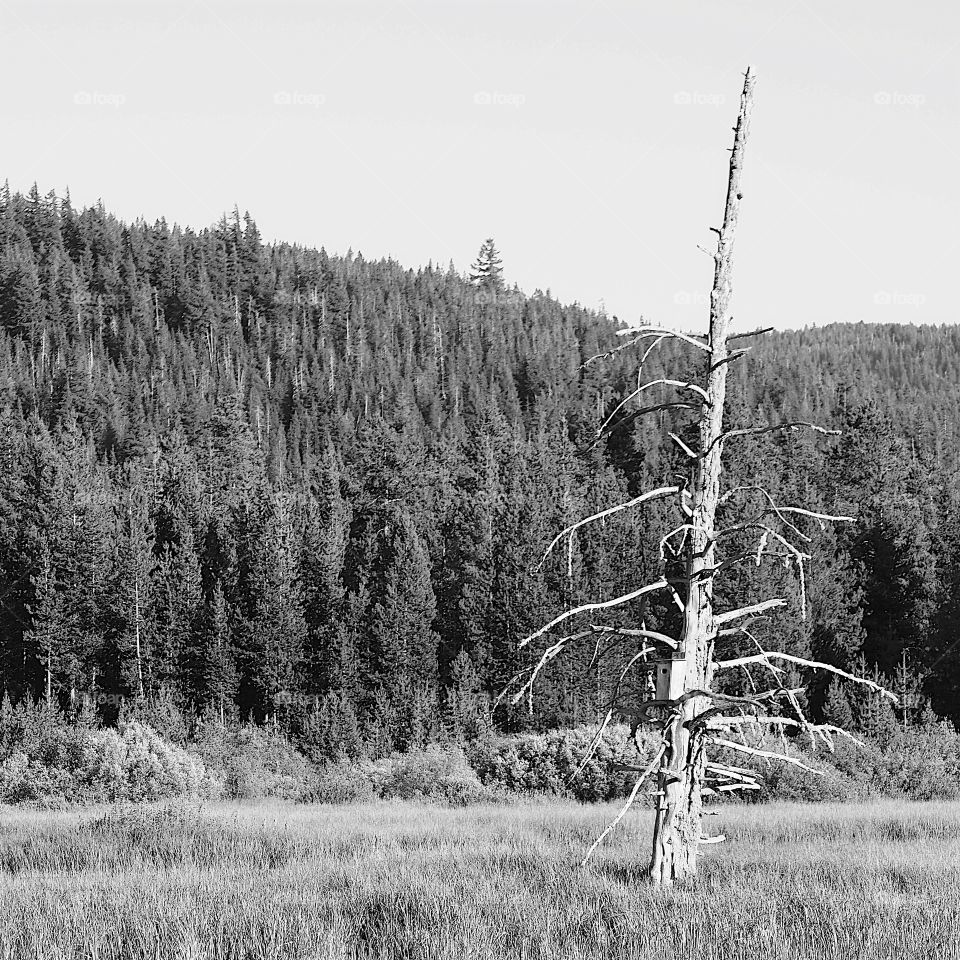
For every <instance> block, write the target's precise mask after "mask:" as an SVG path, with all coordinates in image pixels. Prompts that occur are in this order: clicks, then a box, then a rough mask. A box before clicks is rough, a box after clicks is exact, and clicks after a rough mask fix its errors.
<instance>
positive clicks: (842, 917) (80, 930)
mask: <svg viewBox="0 0 960 960" xmlns="http://www.w3.org/2000/svg"><path fill="white" fill-rule="evenodd" d="M615 810H616V808H615V807H612V806H611V807H587V806H576V805H574V804H569V803H561V802H544V803H537V804H529V805H523V806H516V807H509V808H502V807H478V808H469V809H466V810H455V809H443V808H438V807H431V806H417V805H401V804H397V805H373V804H371V805H359V806H352V807H281V806H276V805H258V806H237V805H225V804H223V805H215V806H211V805H205V806H203V807H200V808H185V807H179V808H162V807H160V808H158V807H141V808H133V809H131V810H128V811H126V812H124V811H105V810H93V811H84V812H82V813H76V812H31V811H24V810H14V809H10V808H6V809H0V958H5V957H50V958H58V960H59V958H66V957H71V958H72V957H91V958H94V957H95V958H103V960H108V958H124V960H126V958H151V960H153V958H169V957H177V958H197V960H199V958H254V957H255V958H261V957H264V958H266V957H304V958H306V957H316V958H321V957H323V958H325V957H345V956H346V957H353V956H369V957H417V958H440V957H443V958H456V960H468V958H474V957H509V958H516V960H520V958H526V957H543V958H551V960H554V958H558V960H566V958H581V957H583V958H588V957H589V958H601V957H603V958H621V957H622V958H626V957H657V958H670V957H676V958H678V960H680V958H682V960H687V958H690V960H701V958H702V960H706V958H714V957H744V958H768V957H770V958H780V957H797V958H804V960H806V958H811V960H812V958H819V957H844V958H846V960H852V958H859V957H869V958H871V960H872V958H885V957H896V958H898V960H899V958H911V960H913V958H921V957H934V956H936V957H942V958H947V957H955V956H956V957H960V804H925V805H919V804H918V805H907V804H893V803H878V804H876V805H863V806H846V807H844V806H826V805H824V806H786V805H779V806H766V807H731V808H729V809H725V810H723V811H722V812H721V813H720V815H719V816H716V817H712V818H711V821H710V828H711V832H722V833H724V834H726V836H727V842H726V843H723V844H720V845H717V846H711V847H709V848H705V854H704V860H703V862H702V868H701V875H700V877H699V878H698V880H697V881H696V882H695V884H693V885H691V886H689V887H686V888H683V889H677V890H675V891H668V892H662V891H656V890H653V889H651V888H649V887H648V886H646V884H645V882H644V879H643V871H642V867H643V864H644V863H645V861H646V858H647V852H648V845H649V832H650V822H649V814H647V813H646V812H641V813H639V814H636V815H633V814H631V819H630V820H629V822H627V821H625V822H624V823H623V824H622V825H621V827H620V828H619V829H618V831H617V832H616V833H614V834H613V835H612V836H611V837H610V838H609V840H608V841H607V843H606V844H605V845H604V847H602V848H601V849H600V850H599V851H598V853H597V854H596V855H595V859H594V860H592V861H591V865H590V866H589V867H587V868H586V869H584V870H581V869H579V868H578V867H577V866H576V864H577V862H578V861H579V859H580V858H581V857H582V856H583V854H584V852H585V850H586V848H587V847H588V846H589V844H590V842H591V841H592V840H593V838H594V837H595V836H596V834H597V833H598V831H599V830H600V829H601V828H602V827H603V825H604V824H605V823H606V822H607V821H608V820H609V819H610V818H611V817H612V815H613V814H614V812H615Z"/></svg>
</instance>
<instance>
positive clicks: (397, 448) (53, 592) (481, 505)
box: [0, 189, 960, 754]
mask: <svg viewBox="0 0 960 960" xmlns="http://www.w3.org/2000/svg"><path fill="white" fill-rule="evenodd" d="M489 252H492V248H491V250H490V251H488V253H489ZM489 265H490V264H489V262H488V266H489ZM507 267H508V268H509V265H507ZM569 268H570V267H569V265H567V266H565V267H564V269H569ZM558 269H559V267H558ZM507 272H508V273H509V269H508V270H507ZM642 297H643V292H642V291H638V301H639V302H641V303H642ZM775 311H776V304H771V317H770V319H771V320H774V319H775ZM814 319H815V318H813V317H812V318H811V320H814ZM0 328H2V329H0V409H2V415H0V417H2V419H0V457H2V472H0V604H2V608H0V614H2V616H0V671H2V685H3V687H4V688H5V690H6V691H7V693H8V694H9V695H10V697H11V698H13V699H14V700H16V699H21V698H23V697H25V696H27V695H29V696H31V697H34V698H40V697H45V696H49V697H51V698H56V699H57V700H58V701H59V702H60V704H61V705H62V706H63V707H64V708H65V709H71V708H72V709H79V708H80V704H81V703H82V702H83V701H84V699H87V700H88V701H91V702H96V703H97V704H99V709H100V711H101V713H102V715H103V716H104V717H105V718H106V719H108V720H109V719H110V716H111V714H115V713H116V709H117V707H118V705H119V703H120V702H121V700H123V699H126V700H132V699H137V698H140V697H143V698H146V699H156V698H158V697H165V698H168V699H173V700H175V701H177V702H178V704H179V705H180V706H181V707H182V708H183V709H184V710H186V711H189V712H192V713H194V714H201V713H203V712H204V711H212V712H213V713H215V714H217V715H219V716H223V717H227V716H231V717H246V716H252V717H253V718H255V719H258V720H263V719H265V718H270V719H274V718H275V719H276V721H277V723H283V724H288V725H290V726H291V727H292V728H296V729H298V730H300V731H304V730H309V731H310V735H311V736H312V737H314V739H315V740H317V741H318V742H320V743H322V744H326V745H328V746H329V750H330V752H331V754H332V753H335V752H338V751H345V752H348V753H350V752H357V751H360V750H364V751H366V752H368V753H372V754H380V753H384V752H389V751H390V750H391V749H395V748H402V747H404V746H407V745H411V744H415V743H417V742H420V741H422V740H423V739H424V738H425V737H427V736H428V735H429V733H430V732H431V731H436V729H437V728H438V727H439V726H444V727H449V728H455V729H459V730H461V731H469V730H470V729H473V728H475V727H476V726H477V725H478V724H483V723H485V722H486V720H485V718H486V712H487V709H488V705H489V700H490V696H491V695H495V694H496V693H498V692H499V691H500V689H501V688H502V687H503V685H504V684H505V683H506V682H507V680H508V679H509V678H510V677H511V676H512V675H513V674H514V673H515V672H516V671H517V670H518V669H519V668H520V667H521V666H522V665H523V664H524V663H526V662H528V658H529V657H531V656H533V655H534V654H535V653H538V652H539V650H538V651H533V652H530V651H522V652H521V651H518V650H517V641H518V639H519V638H521V637H523V636H524V635H525V634H526V633H529V632H531V631H532V630H533V629H535V628H536V627H539V626H540V625H541V623H543V622H545V621H546V620H549V619H550V618H551V617H552V616H553V615H554V614H555V613H557V612H558V611H559V610H560V609H562V608H564V607H565V606H568V605H570V604H572V603H576V602H582V601H586V600H602V599H606V598H610V597H613V596H616V595H618V594H620V593H623V592H625V591H626V590H627V589H629V588H630V587H631V586H635V585H637V584H638V583H639V582H641V581H642V582H646V580H649V579H651V578H655V575H656V571H657V570H658V569H659V564H660V559H659V546H658V541H659V538H660V536H661V535H662V533H663V532H664V530H665V529H668V528H665V527H664V526H663V523H665V522H668V519H669V518H668V517H667V516H666V512H665V508H663V510H662V511H661V510H659V509H657V508H651V509H648V510H643V509H641V510H638V511H636V512H626V513H623V514H620V515H618V517H617V518H611V519H610V520H609V521H608V522H607V523H606V524H604V525H602V526H600V525H598V526H595V527H592V528H588V529H585V530H584V531H583V532H582V533H581V534H580V535H579V536H578V537H577V538H576V540H575V542H574V546H573V549H572V550H570V551H569V552H567V551H566V550H563V551H561V553H560V554H558V555H557V556H556V557H552V558H551V559H550V560H549V561H548V562H547V563H544V564H543V565H540V559H541V557H542V554H543V551H544V549H545V547H546V545H547V544H548V543H549V541H550V539H551V538H552V537H553V535H554V534H555V533H556V532H558V531H559V530H560V529H561V528H562V527H563V526H564V525H565V524H567V523H569V522H571V521H573V520H575V519H578V518H579V517H581V516H583V515H586V514H588V513H591V512H595V511H597V510H600V509H602V508H604V507H606V506H610V505H612V504H615V503H617V502H619V501H621V500H623V499H625V498H627V497H629V496H630V495H631V493H635V492H636V491H638V490H639V489H641V488H645V487H648V486H650V485H651V484H655V483H656V482H657V481H659V480H661V479H664V478H672V476H673V475H674V473H675V472H676V471H677V470H678V469H679V466H680V461H678V460H677V455H678V448H677V446H676V445H675V444H674V443H673V441H671V440H670V439H669V437H668V431H676V432H677V433H678V434H680V435H681V436H682V433H683V430H684V422H685V419H684V416H683V412H684V411H682V410H680V411H677V410H672V409H671V410H660V411H656V412H654V413H652V414H651V415H650V416H646V417H639V418H638V417H635V416H633V415H632V412H631V411H632V410H635V406H634V407H633V408H631V407H627V408H626V409H624V410H623V411H621V412H620V413H619V414H617V417H616V418H615V423H614V426H613V429H612V430H610V431H609V433H608V434H607V435H606V436H605V438H604V439H602V440H601V441H600V442H599V443H595V442H594V440H595V437H596V434H597V429H598V427H599V426H600V424H601V423H603V422H604V420H605V419H606V418H607V416H608V415H609V414H611V412H612V411H613V410H614V409H615V407H616V405H617V403H618V401H619V400H620V399H621V398H622V397H623V396H624V395H625V394H626V393H627V392H629V391H630V389H632V388H631V384H633V385H634V386H635V385H636V384H635V377H636V363H637V359H638V357H637V354H636V352H635V351H620V352H617V353H613V354H611V355H609V356H602V357H599V358H598V359H594V360H593V361H591V362H590V363H587V364H586V365H584V364H585V361H587V360H588V359H590V358H594V357H597V355H602V354H607V353H608V352H609V351H611V350H613V349H614V348H615V347H617V346H620V345H621V344H622V342H623V341H622V339H621V338H618V337H617V336H616V334H615V331H616V328H617V324H616V322H615V320H614V319H613V318H608V317H606V316H602V315H597V314H596V313H594V312H592V311H589V310H586V309H583V308H581V307H579V306H563V305H561V304H559V303H557V302H556V301H555V300H553V299H552V298H551V297H550V296H549V295H545V294H543V293H541V292H539V291H537V292H535V293H533V294H532V295H527V294H524V293H521V292H520V291H518V290H516V289H510V288H508V287H506V286H504V285H503V283H502V281H501V279H500V277H499V274H498V271H497V270H496V269H491V270H488V271H486V272H484V271H483V270H480V271H479V272H478V273H477V274H476V275H475V276H474V277H473V278H469V277H464V276H461V275H460V274H458V273H457V272H456V271H454V270H453V269H452V268H438V267H434V266H430V267H426V268H422V269H419V270H411V269H406V268H404V267H402V266H401V265H399V264H397V263H395V262H393V261H376V262H371V261H367V260H365V259H364V258H363V257H362V256H361V255H360V254H348V255H347V256H345V257H334V256H329V255H327V254H326V253H325V252H324V251H323V250H319V251H318V250H311V249H304V248H302V247H297V246H290V245H286V244H277V245H265V244H263V243H262V242H261V239H260V236H259V233H258V230H257V227H256V224H255V223H254V221H253V220H252V219H251V218H250V217H249V216H244V217H241V216H239V214H238V213H236V212H234V214H233V215H232V216H228V217H224V218H223V219H222V220H221V222H220V223H219V224H217V225H216V226H214V227H212V228H210V229H204V230H201V231H196V232H195V231H193V230H190V229H186V228H180V227H176V226H170V225H168V224H167V223H166V222H164V221H160V222H157V223H155V224H152V225H151V224H147V223H144V222H139V221H138V222H135V223H132V224H124V223H122V222H120V221H118V220H117V219H116V218H114V217H113V216H111V215H110V214H109V213H107V212H106V210H105V209H104V208H103V207H102V206H98V207H96V208H94V209H86V210H82V211H79V210H76V209H74V208H73V207H72V206H71V204H70V202H69V199H63V200H57V199H56V198H55V196H54V195H53V194H52V193H50V194H48V195H47V196H41V195H40V194H39V193H38V192H37V191H36V189H34V190H33V191H31V192H30V194H29V195H28V196H22V195H19V194H11V193H10V191H9V190H5V191H4V192H3V193H2V195H0ZM743 345H744V346H747V345H749V346H750V351H749V353H748V354H747V355H746V356H745V357H744V358H743V359H741V360H739V361H738V362H737V363H736V364H734V366H733V368H732V374H731V388H732V391H733V398H732V403H731V410H733V411H734V412H733V414H732V420H733V421H736V422H732V423H731V426H738V425H743V424H746V423H750V424H768V423H769V424H774V423H779V422H781V421H784V420H791V421H793V420H815V421H817V422H819V423H821V424H823V425H825V426H833V427H838V428H840V429H842V430H843V431H844V434H843V436H842V437H841V438H839V439H832V438H824V437H822V436H819V435H817V434H814V433H812V432H810V431H808V430H804V429H798V430H796V431H793V432H788V433H786V434H779V433H772V434H769V435H763V436H757V437H751V438H743V439H739V440H736V441H731V442H730V444H729V446H728V453H727V457H726V470H727V473H726V478H725V479H726V482H727V483H728V484H729V485H730V486H735V485H737V484H762V485H764V486H765V487H766V488H767V489H768V490H770V491H771V493H773V494H774V495H775V496H777V497H778V498H781V499H782V501H783V502H787V501H792V502H798V503H802V504H803V505H805V506H809V507H813V508H818V509H819V508H822V509H823V510H825V511H827V512H831V513H833V512H840V513H851V514H855V515H856V516H857V518H858V522H857V523H856V524H852V525H840V526H838V527H836V529H833V528H831V529H828V530H826V531H821V530H819V528H818V527H817V526H816V525H815V524H814V525H808V526H807V527H805V531H806V533H807V534H808V535H810V536H811V537H812V540H813V542H812V544H811V547H812V549H811V552H812V554H813V556H814V559H813V561H812V563H811V565H810V569H809V572H808V575H807V577H806V579H805V582H804V584H803V588H804V591H803V592H804V595H805V601H806V602H805V605H804V609H801V604H800V600H799V596H800V593H799V591H798V589H797V586H798V584H797V575H796V571H795V570H793V569H784V570H782V571H777V570H774V571H773V572H771V571H770V570H769V569H767V568H766V567H764V568H762V569H757V568H755V567H754V566H753V565H752V564H744V565H740V566H736V567H734V568H731V572H730V575H729V577H728V579H727V580H726V581H725V586H724V588H723V589H724V596H723V597H722V599H723V602H732V601H734V600H735V599H736V598H737V597H745V596H748V595H752V593H753V591H754V590H755V589H757V588H762V590H763V591H764V594H763V595H764V596H767V595H770V594H771V592H782V591H788V592H789V595H790V596H791V597H796V598H797V599H794V600H791V606H790V608H789V609H788V610H787V611H786V612H785V613H784V614H783V615H782V616H780V617H778V618H775V619H771V620H769V621H767V622H766V623H763V624H760V625H758V626H757V633H758V635H762V636H765V637H771V636H774V635H777V637H778V643H777V645H778V648H779V649H781V650H785V651H792V652H795V653H798V654H802V655H804V656H813V657H815V658H818V659H824V660H829V661H831V662H833V663H835V664H837V665H840V666H850V665H853V664H854V663H856V662H857V661H858V660H859V659H860V658H861V657H862V658H865V660H866V662H867V664H869V665H871V666H875V667H876V668H877V669H879V670H881V671H883V672H884V673H886V674H888V675H891V676H892V675H893V674H894V672H895V671H896V670H897V669H898V668H899V667H900V665H901V664H902V662H903V654H904V651H906V662H907V665H908V672H909V673H910V674H911V675H912V676H914V677H915V678H916V679H917V680H918V682H922V684H923V690H924V693H925V694H926V695H927V696H929V697H931V698H932V702H933V706H934V708H935V709H936V710H937V711H939V712H941V713H943V714H946V715H949V716H952V717H953V718H954V719H957V718H960V696H958V694H960V648H958V649H955V648H954V647H953V644H954V643H955V641H957V640H960V589H958V584H957V583H956V581H957V580H958V579H960V482H958V477H957V469H958V465H960V436H958V429H960V428H958V424H960V328H955V327H946V328H913V327H892V326H889V327H887V326H873V327H867V326H863V325H856V326H854V325H840V326H832V327H827V328H823V329H811V330H807V331H804V332H795V333H782V334H767V335H766V336H764V337H760V338H757V339H755V340H748V341H744V343H743ZM690 359H691V358H690V357H689V356H687V355H686V354H685V353H684V349H683V347H682V346H679V347H678V346H673V345H671V344H669V343H664V344H662V345H661V346H660V348H659V349H658V350H655V351H653V353H652V354H651V356H650V358H649V359H648V361H647V363H646V367H645V371H646V373H648V374H649V376H650V377H651V378H655V377H657V376H662V375H663V372H664V371H665V370H669V371H670V375H672V376H675V377H676V376H680V377H683V376H684V375H685V373H686V372H687V370H686V368H687V364H688V363H689V361H690ZM658 389H662V388H658ZM654 394H656V390H654V391H651V396H653V395H654ZM661 399H672V396H669V395H667V394H666V393H665V394H663V396H662V397H656V396H653V399H651V400H650V401H649V404H656V403H658V402H659V401H660V400H661ZM671 525H674V524H673V523H671ZM651 575H653V576H652V577H651ZM644 578H646V579H644ZM761 581H762V582H761ZM804 614H805V616H804ZM641 616H643V617H644V618H645V619H646V622H647V623H648V625H653V626H654V627H657V626H661V627H663V628H666V627H668V626H669V624H670V622H671V617H673V616H674V612H673V604H672V601H671V600H670V599H669V596H667V597H666V598H660V599H658V600H657V601H655V602H652V603H651V605H650V606H649V607H647V608H646V609H644V610H640V609H637V608H636V607H633V608H631V607H627V608H624V609H622V610H621V611H620V612H619V613H617V614H616V615H615V616H614V617H611V618H608V619H607V621H605V622H611V623H620V624H629V623H635V622H636V621H637V620H638V619H639V618H640V617H641ZM738 642H742V641H738ZM592 652H593V651H592V649H590V650H587V649H585V650H584V651H583V653H582V655H581V656H580V657H579V659H578V658H569V659H566V660H565V661H564V662H563V663H558V664H557V665H556V668H555V669H554V670H552V671H548V672H547V673H545V674H544V677H543V681H542V683H541V684H540V686H539V687H538V701H537V702H538V709H537V711H536V713H535V715H534V716H533V718H530V717H529V716H528V715H527V714H526V712H525V711H524V710H522V709H521V708H520V707H511V706H509V705H508V706H505V707H501V708H500V709H499V710H498V711H497V713H496V721H497V722H498V723H499V724H501V725H502V726H504V727H509V728H517V727H522V726H524V725H531V724H532V725H536V726H550V725H572V724H575V723H581V722H589V721H592V720H594V719H595V718H596V716H597V713H598V711H599V710H600V709H601V705H602V704H603V703H604V702H605V700H606V699H607V697H608V696H609V690H610V688H611V684H612V682H613V681H614V679H615V676H616V674H617V673H618V672H619V671H618V666H619V665H618V664H617V663H612V664H611V663H607V664H604V665H602V666H600V667H597V665H595V664H593V663H592V662H591V654H592ZM811 699H812V704H811V705H812V707H813V709H814V711H815V712H816V713H819V714H823V715H827V716H830V717H833V718H834V719H838V720H849V719H850V718H851V716H852V718H853V720H854V721H855V722H859V723H860V725H861V726H863V725H864V724H865V723H866V722H867V718H868V717H869V716H870V711H871V710H874V708H875V705H873V704H872V703H867V702H866V701H865V700H863V698H862V697H861V698H860V699H859V700H858V699H857V698H856V697H855V698H853V699H852V700H848V699H847V695H846V694H844V693H843V692H842V691H841V690H840V688H839V687H837V686H834V685H830V686H826V687H825V686H822V685H821V686H816V685H815V686H814V688H813V692H812V694H811ZM910 703H911V704H912V705H913V706H914V709H919V705H920V703H921V701H920V700H919V699H914V700H911V701H910ZM898 717H899V715H898ZM901 719H902V718H901ZM908 719H909V718H908Z"/></svg>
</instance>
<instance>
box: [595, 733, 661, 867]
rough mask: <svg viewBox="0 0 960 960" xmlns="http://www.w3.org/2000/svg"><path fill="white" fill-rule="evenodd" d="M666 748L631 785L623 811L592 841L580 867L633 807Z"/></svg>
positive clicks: (657, 753) (657, 754) (659, 752)
mask: <svg viewBox="0 0 960 960" xmlns="http://www.w3.org/2000/svg"><path fill="white" fill-rule="evenodd" d="M666 749H667V748H666V746H662V747H660V749H659V750H658V751H657V752H656V754H655V755H654V758H653V759H652V760H651V761H650V765H649V766H648V767H647V768H646V769H645V770H644V771H643V773H641V774H640V776H639V777H638V778H637V782H636V783H635V784H634V785H633V789H632V790H631V791H630V796H629V797H627V802H626V803H625V804H624V805H623V809H621V811H620V812H619V813H618V814H617V815H616V817H614V819H613V822H612V823H610V824H609V825H608V826H607V827H606V829H605V830H604V831H603V833H601V834H600V836H599V837H597V839H596V840H594V841H593V844H592V845H591V847H590V849H589V850H588V851H587V855H586V856H585V857H584V858H583V860H581V861H580V866H581V867H585V866H586V865H587V861H588V860H589V859H590V856H591V854H592V853H593V851H594V850H596V849H597V847H599V846H600V844H601V843H603V841H604V840H605V839H606V838H607V835H608V834H609V833H610V831H611V830H612V829H613V828H614V827H615V826H616V825H617V824H618V823H619V822H620V821H621V820H622V819H623V818H624V816H625V815H626V812H627V811H628V810H629V809H630V808H631V807H632V806H633V801H634V800H635V799H636V798H637V794H638V793H639V792H640V787H641V786H642V785H643V781H644V780H646V779H647V777H649V776H650V774H651V773H653V771H654V770H655V769H656V766H657V764H658V763H659V762H660V758H661V757H662V756H663V754H664V751H665V750H666Z"/></svg>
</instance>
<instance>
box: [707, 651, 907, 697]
mask: <svg viewBox="0 0 960 960" xmlns="http://www.w3.org/2000/svg"><path fill="white" fill-rule="evenodd" d="M770 657H773V658H775V659H777V660H786V661H788V662H789V663H796V664H798V665H799V666H801V667H809V668H810V669H811V670H827V671H829V672H830V673H835V674H836V675H837V676H839V677H843V678H844V679H845V680H852V681H853V682H854V683H862V684H863V685H864V686H867V687H870V689H871V690H876V692H877V693H879V694H880V695H881V696H884V697H889V698H890V699H891V700H892V701H893V702H894V703H899V702H900V701H899V700H898V699H897V696H896V694H893V693H891V692H890V691H889V690H887V689H886V687H882V686H881V685H880V684H879V683H875V682H874V681H873V680H868V679H867V678H866V677H858V676H857V675H856V674H855V673H848V672H847V671H846V670H841V669H840V668H839V667H835V666H834V665H833V664H832V663H824V662H823V661H821V660H807V659H806V658H805V657H795V656H793V654H790V653H778V652H775V651H770V650H768V651H765V652H764V653H762V654H755V655H752V656H749V657H737V658H736V659H734V660H718V661H717V662H716V663H715V664H714V667H715V669H717V670H726V669H729V668H730V667H739V666H743V665H745V664H748V663H762V662H763V661H764V660H765V659H767V658H770Z"/></svg>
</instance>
